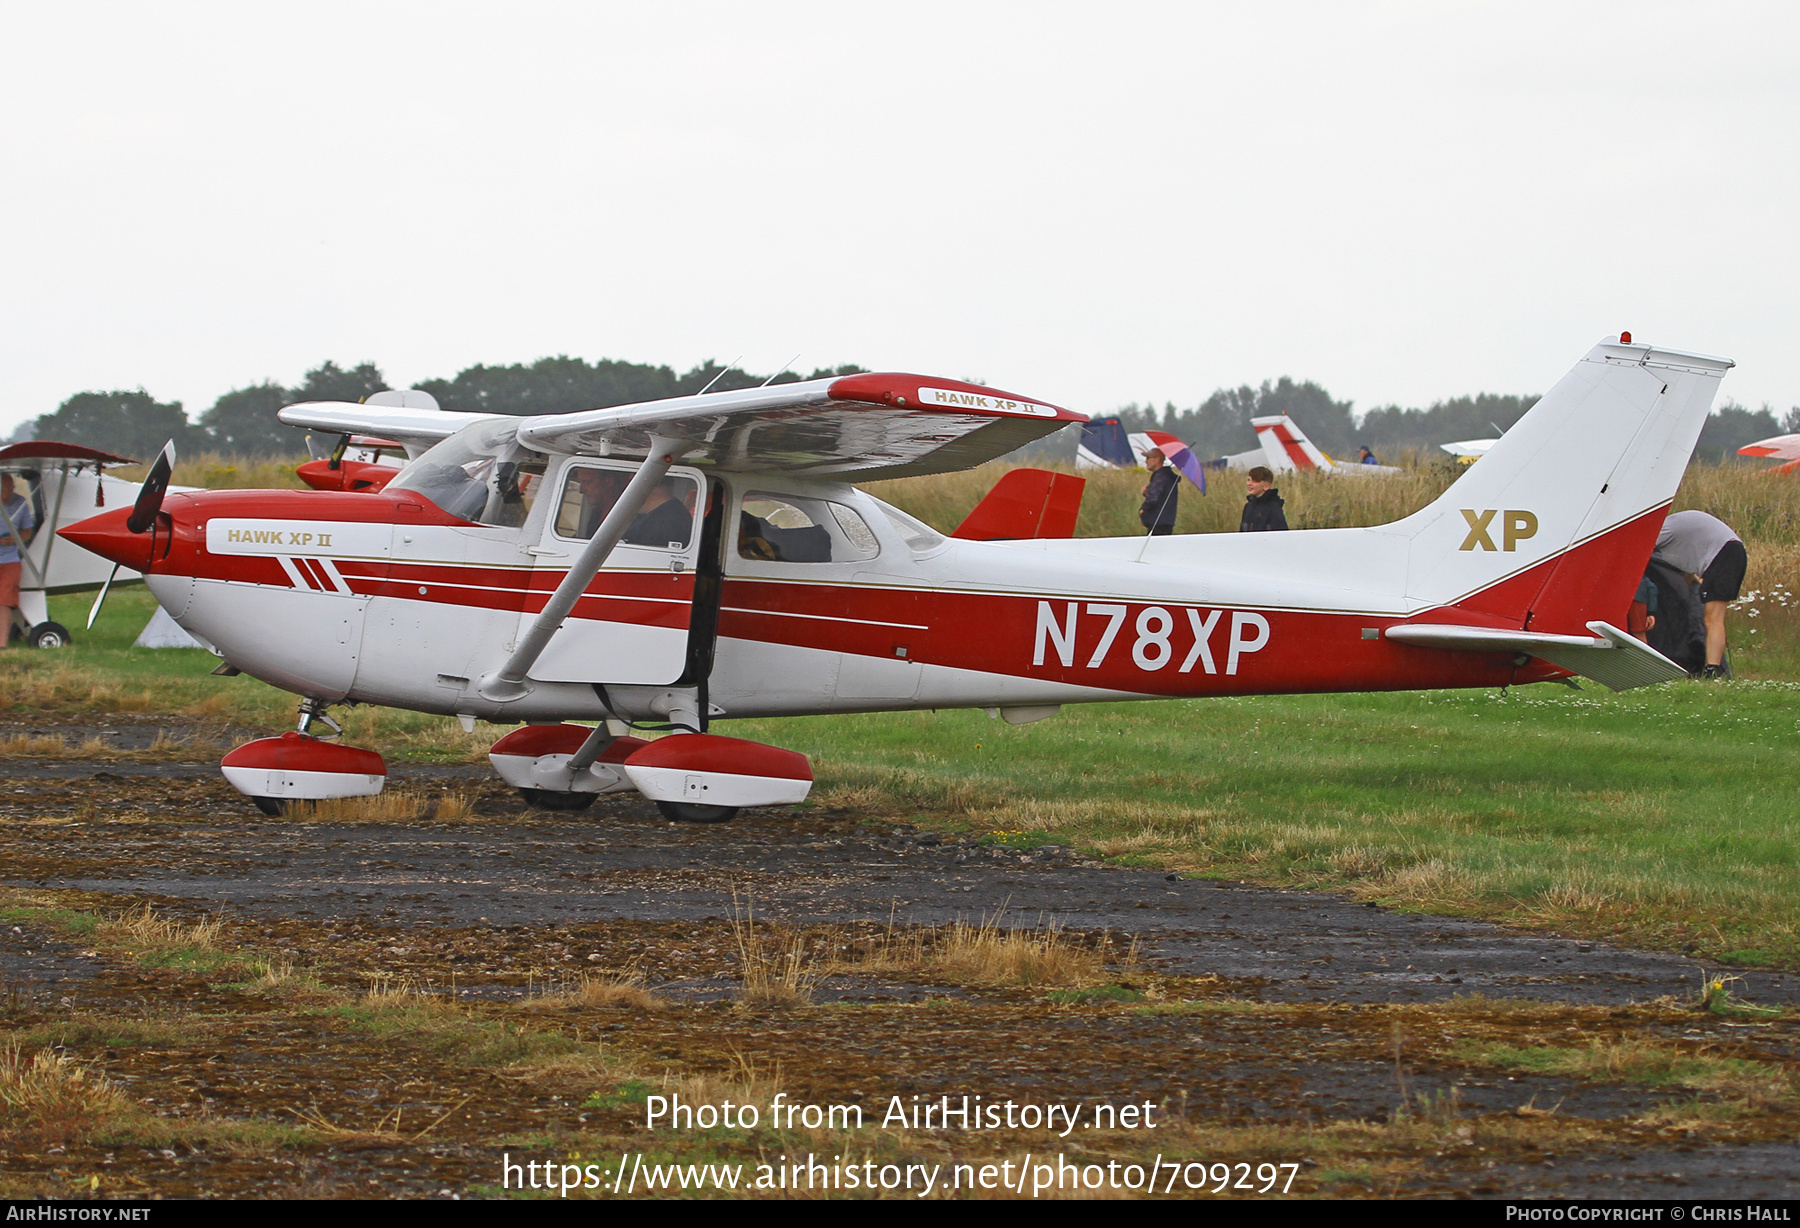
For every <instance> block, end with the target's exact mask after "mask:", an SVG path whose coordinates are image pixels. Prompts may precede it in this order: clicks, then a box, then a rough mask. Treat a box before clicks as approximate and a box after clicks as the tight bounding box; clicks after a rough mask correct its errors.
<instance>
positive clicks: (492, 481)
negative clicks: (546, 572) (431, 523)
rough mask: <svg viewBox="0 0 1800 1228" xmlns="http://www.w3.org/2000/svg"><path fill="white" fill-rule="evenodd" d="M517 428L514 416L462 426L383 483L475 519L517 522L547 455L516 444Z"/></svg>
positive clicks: (526, 511) (539, 479) (535, 487)
mask: <svg viewBox="0 0 1800 1228" xmlns="http://www.w3.org/2000/svg"><path fill="white" fill-rule="evenodd" d="M518 429H519V424H518V423H517V422H516V421H508V422H477V423H474V424H473V425H471V426H465V427H464V428H463V429H462V430H460V431H458V432H456V434H454V435H452V436H450V437H449V438H448V439H445V440H443V441H442V442H440V443H439V444H437V445H436V446H435V447H433V448H432V449H431V450H430V451H428V452H426V453H425V454H424V455H422V456H420V457H419V458H418V459H417V460H415V461H413V462H412V463H411V464H410V465H408V466H407V467H406V468H404V469H402V470H401V471H400V476H399V477H397V478H395V479H394V480H393V481H392V482H389V483H388V485H387V489H388V491H389V492H390V493H392V492H396V491H402V490H404V491H410V492H411V493H413V494H415V495H418V496H419V497H420V498H422V499H429V500H430V501H431V502H433V503H435V504H437V505H438V507H440V508H442V509H443V510H444V511H446V512H448V513H450V515H452V516H460V517H462V518H463V519H464V520H473V521H475V522H476V523H478V524H491V525H499V526H502V527H516V526H518V525H522V524H524V523H525V517H526V516H528V515H529V514H530V513H531V504H532V501H533V500H534V499H536V498H537V492H538V489H539V487H540V486H541V485H542V484H543V480H544V468H545V465H546V463H547V460H548V458H547V457H546V456H545V455H544V454H543V453H542V452H533V451H531V450H530V449H529V448H527V447H525V446H524V445H523V444H521V443H520V442H519V440H518Z"/></svg>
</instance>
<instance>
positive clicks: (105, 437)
mask: <svg viewBox="0 0 1800 1228" xmlns="http://www.w3.org/2000/svg"><path fill="white" fill-rule="evenodd" d="M865 369H866V368H863V367H858V366H853V365H852V366H839V367H821V368H819V369H818V370H815V371H813V372H812V373H811V374H809V375H801V374H798V373H795V372H791V371H786V372H782V373H780V374H778V375H776V376H774V377H773V379H770V378H769V377H766V376H761V375H756V374H753V373H751V372H748V371H742V370H739V369H737V368H735V367H733V368H730V369H726V368H724V367H721V366H720V365H719V364H718V363H716V362H712V361H707V362H704V363H701V364H700V365H699V366H697V367H694V368H692V369H691V370H689V371H686V372H683V373H682V374H680V375H677V374H676V373H675V371H674V369H673V368H670V367H666V366H651V365H649V364H647V363H637V362H615V361H612V360H610V359H601V360H600V361H599V362H594V363H589V362H586V361H584V360H582V359H580V358H569V357H566V356H560V355H559V356H558V357H555V358H540V359H538V360H537V361H536V362H533V363H514V364H513V365H511V366H485V365H477V366H473V367H469V368H467V369H466V370H463V371H460V372H458V373H457V374H456V376H455V377H454V378H451V379H428V380H422V381H420V382H419V383H418V384H416V385H414V387H417V388H420V389H422V390H424V391H426V392H429V393H430V394H431V395H432V396H434V397H436V398H437V402H438V406H439V408H441V409H446V410H457V411H462V410H468V411H472V412H475V413H495V414H516V415H520V416H525V415H530V414H560V413H569V412H572V411H574V410H578V409H600V408H604V407H606V406H608V405H629V404H631V403H633V402H636V401H654V400H658V399H660V398H663V397H678V396H687V395H691V394H693V393H696V392H699V391H700V390H701V389H703V388H705V387H706V386H707V385H708V384H711V385H712V387H713V388H714V389H715V390H725V389H734V388H755V387H757V386H759V385H761V384H763V383H764V382H765V381H766V382H769V383H775V384H789V383H794V382H796V381H798V380H802V379H826V378H829V377H832V376H837V375H853V374H855V373H856V372H858V371H862V370H865ZM715 381H716V382H715ZM388 386H389V385H388V382H387V379H386V378H385V377H384V376H383V375H382V373H381V368H379V367H377V366H376V365H375V364H374V363H372V362H365V363H360V364H358V365H357V366H354V367H349V368H344V367H340V366H338V364H337V363H335V362H324V363H320V364H319V365H318V366H317V367H314V368H313V369H312V370H311V371H308V372H307V373H306V375H305V377H304V378H303V379H301V381H300V382H299V383H298V384H296V385H294V386H293V387H291V388H289V387H284V386H283V385H281V384H277V383H275V382H274V381H272V380H265V381H264V382H262V383H260V384H252V385H251V386H249V387H248V388H234V389H232V390H231V391H230V392H227V393H226V394H225V395H223V396H221V397H220V398H219V399H218V400H216V401H214V402H213V404H212V407H211V408H209V409H207V410H206V411H205V412H204V413H202V414H201V415H200V418H199V420H198V421H190V420H189V419H188V416H187V414H186V413H185V412H184V410H183V409H182V405H181V402H180V401H158V400H157V399H156V398H155V397H153V396H152V395H150V393H148V392H146V391H144V390H143V389H142V388H138V389H133V390H130V391H115V392H78V393H76V394H75V395H74V396H72V397H70V398H69V399H68V400H66V401H64V402H63V403H62V404H61V405H59V406H57V408H56V409H55V410H54V411H52V412H51V413H47V414H44V415H42V416H40V417H38V418H34V419H31V420H30V421H27V422H25V423H23V424H21V425H20V427H19V429H18V430H17V431H15V432H14V433H13V436H12V439H13V440H21V439H55V440H60V441H63V442H68V443H81V444H86V445H88V446H89V447H94V448H100V449H102V450H103V451H107V452H116V453H118V454H119V455H121V456H129V457H132V458H134V459H138V460H146V459H148V458H149V457H151V456H153V455H155V453H156V452H157V450H158V449H160V448H161V447H162V446H163V443H164V441H166V440H170V439H173V440H174V441H175V447H176V449H177V450H178V451H181V452H183V453H195V452H224V453H228V454H231V455H235V456H292V455H294V454H295V453H297V452H301V451H304V448H305V445H304V444H303V443H302V439H303V436H304V432H302V431H300V430H298V429H296V428H294V427H290V426H283V425H282V424H281V423H280V421H278V420H277V419H276V417H275V414H276V411H277V410H279V409H280V408H281V407H282V406H283V405H293V404H295V403H297V402H300V401H361V400H362V399H363V398H364V397H367V396H369V395H370V394H371V393H375V392H380V391H382V390H383V389H385V388H387V387H388Z"/></svg>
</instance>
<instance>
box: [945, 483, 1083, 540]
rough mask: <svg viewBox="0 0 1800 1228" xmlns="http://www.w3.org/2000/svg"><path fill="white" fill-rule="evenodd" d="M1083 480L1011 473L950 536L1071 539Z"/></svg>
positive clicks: (994, 538)
mask: <svg viewBox="0 0 1800 1228" xmlns="http://www.w3.org/2000/svg"><path fill="white" fill-rule="evenodd" d="M1086 485H1087V480H1086V479H1085V478H1078V477H1076V476H1074V475H1073V474H1068V473H1055V472H1052V471H1051V470H1049V469H1009V470H1008V471H1007V472H1006V473H1004V474H1002V475H1001V477H1000V480H999V481H998V482H996V483H994V489H992V490H990V491H988V493H987V497H986V498H985V499H983V500H982V501H981V502H980V503H977V504H976V505H975V510H974V511H972V512H970V513H969V514H968V516H967V517H966V518H965V519H964V520H963V522H962V523H961V524H960V525H958V526H957V528H956V532H954V533H952V534H951V535H950V536H952V537H959V538H962V539H964V540H965V541H978V542H991V541H1025V540H1030V539H1031V538H1034V537H1073V536H1075V521H1076V520H1077V519H1078V518H1079V517H1080V515H1081V492H1082V489H1083V488H1084V487H1085V486H1086Z"/></svg>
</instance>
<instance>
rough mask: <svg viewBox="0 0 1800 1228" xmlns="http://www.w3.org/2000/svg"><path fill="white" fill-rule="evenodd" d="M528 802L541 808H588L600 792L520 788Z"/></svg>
mask: <svg viewBox="0 0 1800 1228" xmlns="http://www.w3.org/2000/svg"><path fill="white" fill-rule="evenodd" d="M519 796H520V797H522V798H524V799H525V801H526V804H528V805H532V806H536V807H537V808H538V809H539V810H586V809H587V808H588V807H589V806H592V805H593V804H594V799H595V798H596V797H598V796H600V795H599V794H598V793H564V792H562V791H561V790H558V789H520V790H519Z"/></svg>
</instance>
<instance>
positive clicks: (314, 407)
mask: <svg viewBox="0 0 1800 1228" xmlns="http://www.w3.org/2000/svg"><path fill="white" fill-rule="evenodd" d="M275 416H276V417H277V418H279V419H280V420H281V421H283V422H285V423H286V424H287V425H289V426H303V427H305V428H307V429H308V430H312V431H328V432H330V433H331V434H333V435H379V436H381V437H382V438H384V439H392V440H395V441H397V442H398V443H399V444H400V445H401V446H402V447H404V448H405V449H406V455H407V459H409V460H410V459H412V458H414V457H416V456H418V455H419V454H420V453H421V452H423V451H425V450H426V449H427V448H429V447H431V445H432V444H435V443H437V442H439V441H440V440H443V439H448V438H449V437H450V436H452V435H454V434H456V432H458V431H460V430H462V429H463V427H465V426H468V425H469V424H470V423H473V422H487V421H489V420H491V419H495V418H504V417H506V415H505V414H469V413H451V412H447V411H445V410H441V409H419V408H409V407H406V406H402V405H380V404H357V403H356V402H354V401H302V402H301V403H300V404H298V405H289V406H286V407H285V408H283V409H282V411H281V412H280V413H278V414H276V415H275Z"/></svg>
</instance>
